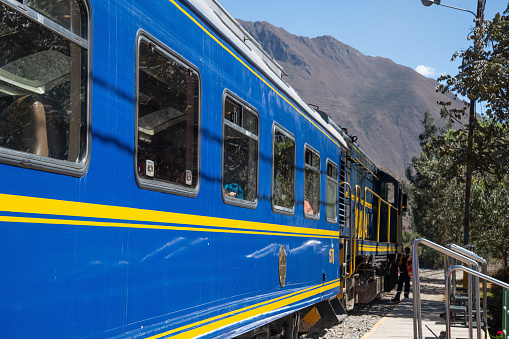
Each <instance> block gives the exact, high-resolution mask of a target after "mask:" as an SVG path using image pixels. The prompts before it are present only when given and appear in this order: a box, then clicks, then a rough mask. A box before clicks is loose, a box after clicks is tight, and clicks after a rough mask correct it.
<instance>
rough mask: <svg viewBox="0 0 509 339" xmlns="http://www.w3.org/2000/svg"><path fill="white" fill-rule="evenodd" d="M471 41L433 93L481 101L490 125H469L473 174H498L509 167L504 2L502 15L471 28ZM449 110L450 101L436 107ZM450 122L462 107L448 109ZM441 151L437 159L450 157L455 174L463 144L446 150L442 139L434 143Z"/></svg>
mask: <svg viewBox="0 0 509 339" xmlns="http://www.w3.org/2000/svg"><path fill="white" fill-rule="evenodd" d="M474 37H475V38H476V39H477V43H476V45H477V46H478V48H475V46H471V47H470V48H468V49H466V50H464V51H461V52H457V53H456V54H455V55H454V56H453V59H456V58H458V57H459V58H461V60H462V63H461V66H460V67H459V72H458V74H457V75H456V76H454V77H453V76H450V75H445V76H442V77H440V78H439V79H438V80H439V81H441V85H440V86H439V87H438V90H439V91H441V92H443V93H445V92H452V93H454V94H456V95H460V96H462V97H466V98H468V99H469V100H476V101H478V102H481V103H483V104H484V105H485V107H486V117H487V118H488V119H489V121H490V122H491V123H489V124H479V123H478V121H474V125H473V126H472V128H473V131H474V143H475V147H474V154H473V157H474V163H473V170H474V172H480V173H492V174H497V175H498V174H503V173H505V172H507V167H508V166H509V138H508V137H507V128H508V127H507V126H508V125H509V93H508V91H509V3H508V6H507V8H506V10H505V12H504V13H503V15H501V14H497V15H496V16H495V17H494V18H493V20H492V21H484V22H483V23H482V25H480V26H479V27H476V28H475V29H474V30H473V31H472V34H471V35H470V37H469V39H472V40H473V39H474ZM441 104H442V105H443V106H449V105H450V104H451V103H450V102H447V103H446V102H443V103H441ZM450 113H451V115H450V118H451V119H456V120H458V121H461V119H462V117H463V116H464V115H466V114H467V107H464V108H462V109H451V110H450ZM467 128H468V125H467V126H464V128H462V129H459V130H458V131H456V132H454V133H455V137H456V138H466V130H467ZM435 144H436V146H437V147H442V153H441V155H448V156H451V157H452V160H453V164H454V170H455V171H451V172H450V173H451V174H452V175H459V172H461V168H462V167H463V164H464V163H465V162H466V147H467V146H466V143H458V145H457V146H458V147H457V148H452V147H450V145H448V142H447V140H446V139H444V138H437V139H436V140H435Z"/></svg>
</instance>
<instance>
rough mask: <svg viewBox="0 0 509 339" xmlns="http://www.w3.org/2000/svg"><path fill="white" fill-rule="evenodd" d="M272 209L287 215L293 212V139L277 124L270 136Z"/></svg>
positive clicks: (291, 135)
mask: <svg viewBox="0 0 509 339" xmlns="http://www.w3.org/2000/svg"><path fill="white" fill-rule="evenodd" d="M272 209H273V210H274V211H275V212H278V213H283V214H289V215H292V214H293V212H294V210H295V137H294V136H293V134H291V133H289V132H288V131H286V130H285V129H283V128H282V127H281V126H279V125H278V124H274V128H273V134H272Z"/></svg>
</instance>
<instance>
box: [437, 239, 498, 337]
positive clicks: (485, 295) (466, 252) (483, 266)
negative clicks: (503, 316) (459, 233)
mask: <svg viewBox="0 0 509 339" xmlns="http://www.w3.org/2000/svg"><path fill="white" fill-rule="evenodd" d="M446 247H447V248H451V249H453V250H455V251H456V252H459V253H461V254H463V255H464V256H466V257H468V258H470V259H474V260H476V261H477V262H478V263H480V264H481V269H482V272H481V271H479V272H480V273H482V274H484V275H488V262H487V261H486V260H485V259H484V258H482V257H480V256H478V255H477V254H475V253H474V252H472V251H469V250H467V249H466V248H464V247H461V246H458V245H456V244H448V245H447V246H446ZM447 269H449V267H447ZM475 285H476V286H479V277H476V278H475ZM487 291H488V289H487V286H486V280H483V284H482V292H483V312H484V314H483V315H482V317H483V318H484V326H487V323H488V322H487V319H488V318H487V316H488V313H487V312H488V293H487ZM484 337H485V338H486V339H487V338H488V331H486V327H485V328H484Z"/></svg>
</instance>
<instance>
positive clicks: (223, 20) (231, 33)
mask: <svg viewBox="0 0 509 339" xmlns="http://www.w3.org/2000/svg"><path fill="white" fill-rule="evenodd" d="M186 1H187V2H188V3H189V4H190V5H191V6H193V7H194V8H195V9H196V10H197V11H198V13H199V14H200V15H201V16H202V17H203V18H204V19H205V20H206V21H208V22H209V23H210V24H211V25H212V26H213V27H215V28H216V29H217V30H218V31H219V32H220V33H221V34H222V35H223V36H224V37H225V38H226V39H227V40H228V41H229V42H230V43H231V44H232V45H234V46H235V47H236V48H237V50H238V51H240V52H241V53H242V54H243V56H244V57H245V58H247V59H248V60H250V61H251V62H252V63H253V64H254V65H256V67H257V68H258V70H259V71H260V72H262V73H263V74H264V75H265V76H266V77H268V78H269V79H270V80H271V81H272V82H273V83H274V84H275V85H276V86H277V87H278V88H279V89H281V90H282V91H283V92H284V93H285V94H286V96H288V97H289V98H290V99H291V100H293V101H294V102H295V103H297V105H298V106H299V108H300V109H301V110H302V111H303V112H304V113H305V114H306V115H307V116H308V117H310V118H312V119H313V120H314V121H316V122H317V123H319V124H320V125H321V127H322V128H323V129H325V130H326V131H327V133H329V134H330V135H331V136H332V137H334V138H335V139H336V140H337V141H338V142H339V143H340V144H341V146H343V147H345V148H349V147H348V144H347V142H346V141H345V139H344V138H343V136H342V135H341V134H340V133H338V131H337V130H336V129H335V128H334V127H333V126H332V125H331V124H330V123H329V121H328V120H324V119H323V118H322V117H321V116H320V114H319V113H318V112H317V111H316V110H314V109H313V108H311V107H309V106H308V105H307V104H306V103H305V102H304V101H303V100H302V98H301V97H300V96H299V95H298V94H297V92H296V91H295V90H294V89H293V88H292V87H291V86H290V85H288V84H287V83H286V82H285V81H283V79H282V77H283V76H284V75H287V74H286V72H285V71H284V70H283V67H281V65H279V64H278V63H277V62H276V61H275V60H274V59H273V58H272V57H271V56H270V55H268V54H267V52H265V51H264V50H263V49H262V47H261V46H260V44H259V43H258V42H257V41H256V40H255V39H254V38H253V37H252V36H251V35H250V34H249V33H248V32H247V31H246V30H245V29H244V28H243V27H242V26H241V25H240V24H239V23H238V22H237V21H236V20H235V19H234V18H233V17H232V16H231V15H230V14H229V13H228V12H227V11H226V10H225V9H224V8H223V7H222V6H221V5H220V4H219V3H218V2H217V1H216V0H186ZM297 110H298V109H297ZM299 112H300V111H299ZM300 113H301V114H303V113H302V112H300Z"/></svg>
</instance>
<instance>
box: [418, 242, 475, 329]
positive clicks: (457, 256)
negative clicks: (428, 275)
mask: <svg viewBox="0 0 509 339" xmlns="http://www.w3.org/2000/svg"><path fill="white" fill-rule="evenodd" d="M420 243H422V244H423V245H426V246H428V247H431V248H433V249H434V250H436V251H438V252H441V253H444V254H448V255H449V256H451V257H453V258H455V259H457V260H459V261H461V262H463V263H466V264H470V265H471V266H474V267H476V269H477V270H479V264H478V263H477V261H475V260H473V259H470V258H468V257H466V256H464V255H461V254H459V253H457V252H454V251H452V250H450V249H447V248H445V247H443V246H440V245H438V244H435V243H434V242H431V241H429V240H426V239H422V238H420V239H415V240H414V241H413V243H412V271H413V275H412V283H413V286H414V287H413V291H414V298H413V299H414V339H422V338H423V337H422V319H421V290H420V281H419V251H418V248H419V244H420ZM469 280H470V276H469ZM447 298H449V297H448V296H447ZM476 304H477V309H476V316H477V319H481V317H480V311H479V309H480V304H481V301H480V298H479V293H477V295H476ZM468 333H469V335H470V337H472V294H471V293H469V294H468ZM477 333H478V334H477V337H478V338H481V327H480V326H477Z"/></svg>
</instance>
